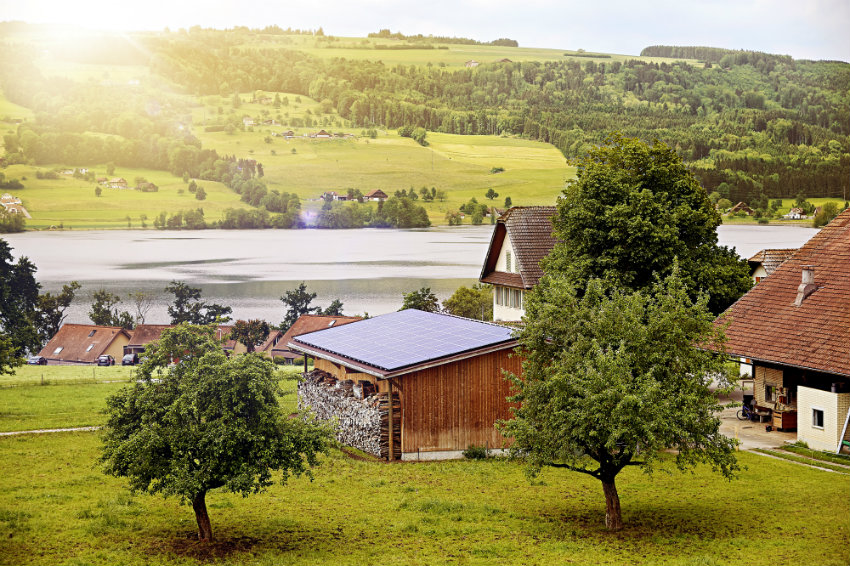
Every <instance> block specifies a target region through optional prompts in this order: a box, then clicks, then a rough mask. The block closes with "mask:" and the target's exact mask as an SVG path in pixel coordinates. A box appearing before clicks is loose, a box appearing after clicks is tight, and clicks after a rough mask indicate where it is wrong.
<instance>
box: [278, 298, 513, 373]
mask: <svg viewBox="0 0 850 566" xmlns="http://www.w3.org/2000/svg"><path fill="white" fill-rule="evenodd" d="M512 333H513V331H512V329H510V328H506V327H504V326H499V325H496V324H491V323H487V322H481V321H478V320H472V319H468V318H461V317H457V316H451V315H447V314H438V313H429V312H424V311H420V310H416V309H407V310H403V311H399V312H394V313H389V314H385V315H381V316H376V317H374V318H369V319H365V320H361V321H358V322H355V323H352V324H347V325H345V326H340V327H334V328H329V329H327V330H321V331H318V332H313V333H311V334H308V335H302V336H299V337H297V338H293V339H292V340H290V341H289V346H290V347H291V348H293V349H295V350H299V351H302V352H305V353H307V354H309V355H312V356H316V357H320V358H324V359H328V360H331V361H335V362H338V363H341V364H343V365H345V366H348V367H351V368H354V369H357V370H359V371H362V372H364V373H369V374H371V375H375V376H378V377H394V376H397V375H403V374H405V373H410V372H412V371H416V370H417V369H422V368H424V367H430V366H433V365H442V364H444V363H448V362H451V361H456V360H459V359H464V358H468V357H472V356H475V355H479V354H482V353H486V352H490V351H495V350H503V349H507V348H512V347H513V346H514V345H515V344H516V340H514V338H513V336H512Z"/></svg>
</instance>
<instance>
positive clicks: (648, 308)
mask: <svg viewBox="0 0 850 566" xmlns="http://www.w3.org/2000/svg"><path fill="white" fill-rule="evenodd" d="M526 309H527V310H526V318H525V320H526V326H525V327H524V328H523V329H522V330H520V332H519V335H518V340H519V346H518V348H517V351H518V353H519V354H520V355H521V356H522V357H523V360H524V361H523V364H522V368H523V372H522V375H521V376H516V375H514V376H510V379H511V380H512V382H513V386H514V388H515V390H516V392H517V394H516V396H515V397H514V398H513V400H514V401H517V402H519V403H520V407H519V408H518V409H516V410H515V418H513V419H511V420H507V421H503V422H501V423H500V424H499V427H500V428H501V430H502V432H503V433H504V434H505V435H506V436H510V437H513V438H514V439H515V442H514V444H513V445H512V451H513V453H514V454H515V455H522V456H524V457H527V461H528V463H529V465H530V469H531V471H532V472H534V473H536V472H538V471H539V470H540V469H541V467H542V466H555V467H563V468H567V469H569V470H573V471H577V472H582V473H585V474H589V475H591V476H593V477H595V478H597V479H598V480H600V481H601V482H602V487H603V492H604V494H605V499H606V525H607V526H608V527H609V528H610V529H614V530H616V529H619V528H620V527H621V526H622V520H621V516H620V502H619V496H618V494H617V488H616V484H615V478H616V476H617V474H618V473H619V472H620V471H621V470H622V469H623V468H624V467H626V466H632V465H638V466H641V467H642V468H643V469H644V470H646V471H647V472H651V471H652V470H653V469H654V468H655V466H656V464H657V463H658V461H659V452H660V451H662V450H666V449H675V450H677V455H676V459H675V463H676V466H677V467H678V468H679V469H682V470H684V469H686V468H688V467H691V466H693V465H695V464H696V463H698V462H707V463H709V464H711V466H712V467H713V468H715V469H718V470H720V472H721V473H722V474H723V475H724V476H726V477H732V476H733V475H734V473H735V471H736V470H737V469H738V467H737V464H736V460H735V454H734V446H735V441H734V440H731V439H728V438H726V437H724V436H723V435H722V434H720V432H719V427H720V420H719V419H718V418H717V417H716V416H715V412H716V411H718V410H719V409H720V408H721V407H720V406H719V405H718V401H717V397H716V396H715V395H714V393H712V392H711V391H710V390H709V384H710V383H711V382H712V379H716V380H717V381H718V382H719V383H720V385H721V387H723V386H729V385H730V382H729V381H728V378H727V377H726V373H725V372H724V371H723V369H724V367H723V362H724V358H723V357H722V356H721V355H720V354H718V353H716V352H712V351H708V350H701V349H697V348H696V347H695V345H696V344H698V343H703V344H708V343H711V344H715V345H720V344H721V339H722V337H721V335H719V334H718V331H717V330H716V329H715V327H714V326H713V324H712V320H713V318H714V317H713V316H712V315H711V314H710V313H709V312H708V310H707V308H706V298H705V296H702V297H701V298H700V299H699V300H698V301H697V302H696V303H693V302H692V301H691V300H690V298H689V297H688V293H687V291H686V289H685V286H684V284H683V282H682V281H681V280H680V279H679V277H678V270H677V269H674V270H673V273H672V274H671V275H670V276H668V277H667V278H666V279H665V280H664V281H662V282H655V283H653V285H652V286H651V288H650V289H648V290H644V291H636V292H629V291H624V290H622V289H616V288H614V289H610V288H607V289H606V285H605V283H604V282H603V281H602V280H600V279H593V280H591V281H590V282H589V283H588V284H587V286H586V288H585V289H584V292H583V293H581V294H580V293H577V292H576V289H575V287H574V283H573V282H571V281H570V280H568V279H567V278H565V277H563V276H557V275H555V276H553V275H550V274H547V275H546V276H544V278H543V279H542V280H541V282H540V284H538V285H537V286H536V287H535V288H534V289H533V290H532V291H531V292H530V293H529V294H528V297H527V301H526Z"/></svg>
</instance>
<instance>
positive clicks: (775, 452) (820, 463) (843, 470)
mask: <svg viewBox="0 0 850 566" xmlns="http://www.w3.org/2000/svg"><path fill="white" fill-rule="evenodd" d="M755 451H756V452H761V453H762V454H767V455H768V456H775V457H776V458H782V459H783V460H788V461H790V462H797V463H798V464H806V465H807V466H817V467H819V468H824V469H827V470H831V471H833V472H838V473H842V474H847V475H850V468H848V467H844V466H834V465H832V464H829V463H827V462H825V461H823V460H818V459H814V458H804V457H802V456H796V455H794V454H787V453H785V452H783V451H782V450H766V449H764V448H756V449H755Z"/></svg>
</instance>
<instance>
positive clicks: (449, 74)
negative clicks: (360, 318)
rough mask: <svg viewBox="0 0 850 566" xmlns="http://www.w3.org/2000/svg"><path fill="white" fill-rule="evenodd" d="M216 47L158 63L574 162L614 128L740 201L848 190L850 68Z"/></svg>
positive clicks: (181, 75) (764, 58) (165, 56)
mask: <svg viewBox="0 0 850 566" xmlns="http://www.w3.org/2000/svg"><path fill="white" fill-rule="evenodd" d="M207 46H208V43H207V42H206V40H204V39H198V40H197V41H195V40H194V37H192V38H187V39H185V40H183V41H182V42H181V43H180V44H175V43H174V42H172V43H171V44H169V46H168V47H167V48H166V49H162V50H160V51H159V52H158V55H157V56H156V57H155V59H156V61H157V63H156V64H155V68H156V69H157V71H158V72H160V73H162V74H163V75H165V76H167V77H169V78H171V79H172V80H175V81H177V82H180V83H181V84H184V86H185V87H186V88H189V89H191V90H193V91H194V92H197V93H203V94H208V93H216V92H220V91H222V89H223V87H227V88H228V89H234V88H236V89H238V90H252V89H265V90H272V91H278V90H279V91H288V92H296V93H302V94H306V95H308V96H310V97H312V98H314V99H316V100H329V101H331V103H332V104H333V106H334V107H335V108H336V110H337V111H338V112H339V114H340V115H341V116H343V117H344V118H346V119H348V120H350V121H351V122H353V124H355V125H357V126H363V127H369V126H374V125H381V126H384V127H387V128H403V129H404V130H403V131H405V132H406V131H411V132H412V131H413V129H415V128H424V129H425V130H431V131H440V132H447V133H455V134H490V135H493V134H512V135H519V136H522V137H526V138H530V139H538V140H542V141H546V142H550V143H552V144H554V145H555V146H556V147H558V148H559V149H560V150H561V151H562V152H563V153H564V155H565V156H567V157H570V158H574V157H580V156H581V155H583V154H584V152H585V151H586V150H587V149H588V148H589V147H590V146H591V145H593V144H598V143H600V142H602V140H603V139H604V137H605V136H606V135H607V134H608V133H609V132H611V131H612V130H618V131H621V132H623V134H625V135H629V136H635V137H640V138H643V139H653V138H657V139H659V140H661V141H664V142H665V143H668V144H669V145H670V146H671V147H674V148H675V149H676V151H677V152H678V153H679V154H680V155H681V156H682V157H683V158H684V159H685V160H686V162H687V163H688V164H689V165H690V166H691V167H692V168H693V170H694V172H695V174H696V175H697V176H698V178H699V180H700V181H701V183H702V184H703V185H704V186H705V187H706V188H707V189H708V190H709V192H712V191H715V190H720V191H721V193H726V194H724V197H727V198H730V199H731V200H735V201H737V200H752V199H755V198H758V197H759V196H760V195H761V194H762V193H764V194H765V195H767V196H771V197H787V196H794V195H796V194H798V193H799V192H801V191H802V192H804V193H806V194H807V195H808V196H843V192H844V191H846V190H847V185H848V177H850V140H848V134H850V124H848V122H847V120H846V116H847V115H848V114H850V95H849V94H848V92H850V65H847V64H845V63H837V62H825V61H819V62H813V61H795V60H793V59H791V58H790V57H787V56H780V55H769V54H761V53H756V52H738V51H729V50H719V51H717V52H715V51H711V52H705V53H703V52H702V51H699V49H698V48H682V49H683V50H682V51H681V53H680V52H676V53H673V52H672V51H671V52H670V53H669V54H670V55H675V56H695V55H702V56H704V58H705V59H707V60H708V59H716V60H717V64H714V65H706V66H705V68H703V67H702V66H698V65H692V64H689V63H687V62H676V63H672V64H670V63H650V62H646V61H640V60H636V59H635V60H628V61H625V62H619V61H614V62H603V63H597V62H596V61H592V60H591V61H585V62H580V61H575V60H565V61H560V62H545V63H541V62H534V61H530V62H529V61H526V62H502V63H494V64H489V65H481V66H479V67H478V68H476V69H461V70H451V69H446V68H440V67H433V66H432V67H413V66H402V65H396V66H394V67H389V66H386V65H384V64H382V63H380V62H373V61H349V60H344V59H330V60H323V59H318V58H313V57H310V56H309V55H307V54H306V53H303V52H297V51H292V50H288V49H260V48H247V47H221V48H218V49H212V51H210V50H207V49H206V47H207ZM721 52H722V53H721ZM187 76H191V77H192V79H191V80H190V81H187V80H185V77H187ZM222 77H226V78H227V84H226V85H223V83H222ZM724 184H725V185H724Z"/></svg>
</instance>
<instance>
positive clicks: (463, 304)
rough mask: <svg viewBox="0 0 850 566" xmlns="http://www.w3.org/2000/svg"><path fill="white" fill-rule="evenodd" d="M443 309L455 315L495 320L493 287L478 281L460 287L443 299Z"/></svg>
mask: <svg viewBox="0 0 850 566" xmlns="http://www.w3.org/2000/svg"><path fill="white" fill-rule="evenodd" d="M443 310H444V311H445V312H447V313H449V314H453V315H455V316H464V317H466V318H474V319H476V320H493V287H491V286H490V285H485V284H482V283H476V284H475V285H473V286H472V287H471V288H470V287H458V288H457V290H455V292H454V293H452V296H451V297H449V298H448V299H446V300H445V301H443Z"/></svg>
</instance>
